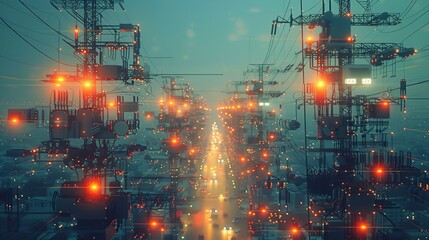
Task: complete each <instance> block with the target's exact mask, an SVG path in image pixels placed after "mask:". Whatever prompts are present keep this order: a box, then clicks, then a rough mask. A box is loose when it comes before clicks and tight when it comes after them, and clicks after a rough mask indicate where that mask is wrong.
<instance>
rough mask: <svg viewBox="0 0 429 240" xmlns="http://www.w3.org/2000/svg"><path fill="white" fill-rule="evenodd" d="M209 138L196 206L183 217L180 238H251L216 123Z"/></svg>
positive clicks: (202, 165) (201, 169) (201, 170)
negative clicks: (197, 206) (182, 232)
mask: <svg viewBox="0 0 429 240" xmlns="http://www.w3.org/2000/svg"><path fill="white" fill-rule="evenodd" d="M214 126H215V125H214ZM210 139H211V142H210V143H208V144H209V148H208V149H209V151H208V152H207V153H206V155H205V157H204V161H203V162H202V163H201V167H200V170H199V171H200V174H201V175H202V176H203V180H202V183H201V186H200V189H199V194H198V196H197V198H196V199H195V201H198V204H199V206H200V208H199V210H198V211H197V212H193V213H190V214H189V215H185V216H184V217H183V222H184V225H185V228H184V235H183V236H184V239H198V236H199V235H204V239H225V240H226V239H234V237H235V238H236V239H252V238H251V236H250V233H249V232H248V224H247V217H246V214H247V213H246V212H245V210H241V209H240V208H239V206H238V203H237V196H238V192H239V191H238V187H237V188H236V185H235V184H236V182H237V181H236V180H235V175H234V174H233V173H232V172H231V165H230V160H229V158H228V156H226V150H225V149H226V146H225V144H224V143H223V142H222V140H221V137H220V134H219V132H218V130H217V127H213V132H212V134H211V138H210Z"/></svg>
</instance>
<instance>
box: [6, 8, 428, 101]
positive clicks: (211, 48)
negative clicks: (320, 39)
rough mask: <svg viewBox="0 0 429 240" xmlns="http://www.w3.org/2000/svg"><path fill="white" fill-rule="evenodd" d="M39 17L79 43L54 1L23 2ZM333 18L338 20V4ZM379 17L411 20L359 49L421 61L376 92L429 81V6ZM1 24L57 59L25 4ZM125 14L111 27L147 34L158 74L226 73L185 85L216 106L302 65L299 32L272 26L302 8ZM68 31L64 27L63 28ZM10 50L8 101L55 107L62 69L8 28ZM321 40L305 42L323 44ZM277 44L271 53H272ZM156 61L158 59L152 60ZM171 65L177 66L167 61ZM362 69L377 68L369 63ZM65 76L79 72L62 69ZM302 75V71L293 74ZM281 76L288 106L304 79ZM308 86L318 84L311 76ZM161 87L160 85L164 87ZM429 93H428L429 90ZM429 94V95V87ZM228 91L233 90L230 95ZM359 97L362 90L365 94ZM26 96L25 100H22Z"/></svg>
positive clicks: (366, 33) (371, 35)
mask: <svg viewBox="0 0 429 240" xmlns="http://www.w3.org/2000/svg"><path fill="white" fill-rule="evenodd" d="M22 1H23V2H24V3H26V4H28V6H29V7H31V8H32V9H33V10H34V12H35V13H37V14H38V15H39V16H40V17H41V18H42V19H44V20H45V21H46V22H48V23H49V24H50V25H51V26H52V27H53V28H55V29H57V28H58V27H60V29H61V32H62V33H64V34H66V35H68V36H70V37H72V36H73V33H72V31H73V27H74V24H75V21H74V20H73V19H72V18H71V17H70V16H69V15H68V14H67V13H66V12H64V11H63V12H57V11H55V9H54V8H53V7H52V6H51V5H50V4H49V1H48V0H43V1H42V0H39V1H37V2H36V1H30V0H22ZM332 2H333V6H334V9H333V12H334V13H337V7H336V3H335V1H332ZM371 2H372V3H373V12H374V13H376V12H385V11H387V12H398V13H402V14H404V15H405V17H404V19H403V23H402V24H401V25H399V26H393V27H384V26H381V27H356V28H353V30H352V32H353V33H354V34H357V42H403V43H404V45H405V46H408V47H415V48H417V49H419V50H420V52H419V54H418V55H417V56H415V57H413V58H410V59H408V60H406V61H405V62H398V63H397V65H396V77H392V78H390V77H389V76H390V75H393V74H389V76H388V77H384V78H382V77H380V76H379V79H377V80H376V81H375V84H374V85H373V86H372V87H371V89H364V91H365V92H373V91H374V92H376V91H377V90H378V89H386V88H387V87H389V86H390V87H396V86H398V85H399V79H400V78H402V77H404V76H405V78H407V79H408V80H409V82H413V81H415V82H418V81H422V80H425V79H427V78H428V77H427V70H425V66H426V65H427V62H428V54H427V50H428V49H429V46H428V42H427V40H428V39H429V22H428V21H429V17H428V16H429V14H428V12H429V2H427V1H425V0H407V1H399V0H373V1H371ZM0 6H1V7H0V16H1V17H2V18H3V19H4V20H6V21H7V22H8V23H9V24H10V25H11V26H12V27H13V28H14V29H15V30H16V31H17V32H19V33H20V34H21V35H22V36H24V38H26V39H27V40H28V41H29V42H30V43H31V44H32V45H34V46H36V47H37V48H38V49H40V50H42V51H43V52H44V53H46V54H47V55H48V56H50V57H52V58H54V59H57V44H58V41H57V34H56V33H55V32H54V31H52V30H51V29H49V28H48V27H47V26H46V25H44V24H43V23H41V22H40V21H39V20H37V19H36V18H35V17H34V16H33V15H32V14H31V13H30V12H29V11H28V10H27V9H25V8H24V7H23V5H22V4H20V3H19V2H18V1H9V0H0ZM123 6H124V7H125V9H126V11H125V12H123V11H122V10H121V9H120V8H119V7H117V8H116V10H115V12H112V11H106V12H105V13H104V14H103V16H104V20H103V23H104V24H118V23H134V24H140V26H141V29H142V47H143V51H142V55H143V57H144V59H146V61H147V62H148V64H149V65H150V66H151V72H152V73H162V74H175V73H183V74H194V73H202V74H208V73H219V74H223V75H222V76H192V77H190V76H189V77H185V78H184V80H183V81H184V82H190V83H191V84H192V86H194V87H195V90H196V93H198V94H201V95H204V96H205V97H206V99H208V100H209V102H210V103H211V104H212V106H215V104H216V103H219V102H220V101H221V99H223V98H224V97H225V94H224V93H222V91H226V90H227V83H228V82H229V81H240V80H244V77H243V72H244V71H245V70H246V69H248V68H249V64H253V63H263V62H266V63H272V64H274V66H273V67H272V68H277V69H284V68H285V67H286V66H287V65H288V64H292V63H294V64H295V66H296V65H297V64H298V63H299V59H300V57H299V56H298V55H296V54H295V53H297V52H299V50H300V39H298V38H297V37H298V34H299V27H293V28H292V29H290V28H289V25H283V26H279V28H278V30H277V35H276V36H275V37H271V35H270V30H271V22H272V20H273V19H275V18H276V17H277V16H286V17H289V15H290V12H291V10H292V12H293V15H294V16H298V15H299V1H297V0H291V1H290V0H269V1H261V0H217V1H212V0H157V1H154V0H125V2H124V4H123ZM321 6H322V4H321V1H320V0H305V1H304V10H305V12H304V14H310V13H320V12H321ZM354 12H356V13H362V12H363V9H362V7H361V6H360V5H359V4H358V3H357V2H356V1H352V13H354ZM59 24H60V26H59ZM0 29H1V32H2V34H1V35H2V40H1V41H2V44H1V47H0V49H1V50H0V63H1V64H0V81H1V82H0V84H2V88H1V90H0V96H1V98H0V101H1V102H2V104H3V105H4V103H5V102H10V101H13V102H22V101H29V103H28V107H31V104H33V103H34V102H47V101H48V99H49V91H47V90H46V89H49V86H48V87H47V86H46V84H41V83H40V81H39V80H40V79H43V78H44V76H45V74H47V73H51V72H52V71H53V70H55V69H56V68H57V63H56V62H54V61H52V60H50V59H48V58H47V57H45V56H43V55H42V54H40V53H39V52H37V51H36V50H34V49H33V48H32V47H30V46H29V44H27V43H26V42H24V41H23V40H22V39H21V38H19V37H18V36H17V35H16V34H15V33H14V32H12V31H11V30H10V29H9V28H7V27H6V26H5V24H4V23H3V22H0ZM318 31H319V30H318V29H316V30H315V31H314V32H312V33H310V32H305V35H313V36H317V33H318ZM270 41H271V44H272V48H271V52H270V54H269V55H268V58H267V59H266V60H265V58H266V56H267V50H268V48H269V45H270ZM60 44H61V48H62V51H61V61H62V62H65V63H69V64H75V63H76V62H77V61H76V59H75V58H74V57H73V53H72V50H71V48H70V47H68V46H67V45H66V44H65V43H64V42H63V41H62V40H61V41H60ZM147 57H151V58H147ZM159 57H171V58H159ZM362 62H367V63H368V62H369V60H364V61H362ZM61 68H62V70H72V69H73V68H70V67H65V66H62V67H61ZM293 69H294V68H293ZM293 69H292V71H290V72H288V73H286V74H279V75H277V76H276V80H278V81H280V82H283V84H282V85H281V86H280V87H279V89H281V90H286V89H287V90H288V91H291V93H289V94H287V95H286V97H284V98H282V99H278V100H276V101H277V102H282V101H287V99H288V98H290V96H291V95H292V92H293V91H297V90H300V88H301V86H300V82H301V79H300V74H298V73H297V72H296V71H294V70H293ZM308 73H309V74H307V75H308V79H307V80H308V81H311V80H312V78H314V76H313V74H312V73H311V72H310V71H308ZM161 81H162V79H161V78H157V79H154V82H153V83H152V91H153V95H155V97H154V96H147V98H148V99H153V98H156V97H157V96H159V86H160V85H159V84H158V83H159V82H161ZM157 82H158V83H157ZM422 86H424V85H422ZM425 88H426V89H427V87H425ZM421 89H423V88H419V89H413V93H414V94H415V95H416V96H420V97H422V96H425V95H426V94H427V93H426V91H423V90H421ZM228 90H233V88H232V87H229V88H228ZM358 91H359V89H358ZM17 94H19V95H20V97H19V99H18V98H17V97H16V96H17Z"/></svg>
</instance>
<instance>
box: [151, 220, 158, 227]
mask: <svg viewBox="0 0 429 240" xmlns="http://www.w3.org/2000/svg"><path fill="white" fill-rule="evenodd" d="M150 225H151V226H153V227H156V225H158V223H157V222H156V221H152V222H151V223H150Z"/></svg>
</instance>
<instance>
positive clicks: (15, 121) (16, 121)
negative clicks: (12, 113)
mask: <svg viewBox="0 0 429 240" xmlns="http://www.w3.org/2000/svg"><path fill="white" fill-rule="evenodd" d="M11 122H12V123H14V124H16V123H18V122H19V119H18V118H12V120H11Z"/></svg>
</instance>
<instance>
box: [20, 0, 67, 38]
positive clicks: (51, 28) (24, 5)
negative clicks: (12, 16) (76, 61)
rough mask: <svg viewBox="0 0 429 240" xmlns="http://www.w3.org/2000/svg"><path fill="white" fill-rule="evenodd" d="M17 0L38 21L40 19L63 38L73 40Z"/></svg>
mask: <svg viewBox="0 0 429 240" xmlns="http://www.w3.org/2000/svg"><path fill="white" fill-rule="evenodd" d="M18 2H20V3H21V4H22V5H23V6H24V7H25V8H26V9H27V10H28V11H30V12H31V13H32V14H33V15H34V16H35V17H36V18H37V19H39V21H41V22H42V23H44V24H45V25H46V26H48V27H49V28H50V29H51V30H52V31H54V32H56V33H58V34H59V35H61V36H63V37H64V38H67V39H68V40H69V41H73V39H71V38H69V37H67V36H66V35H64V34H62V33H61V32H60V31H58V30H56V29H55V28H53V27H51V25H49V24H48V23H47V22H45V20H43V19H42V18H40V17H39V16H38V15H37V14H36V13H35V12H33V10H31V9H30V8H29V7H28V6H27V5H25V3H23V2H22V1H21V0H18Z"/></svg>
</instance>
